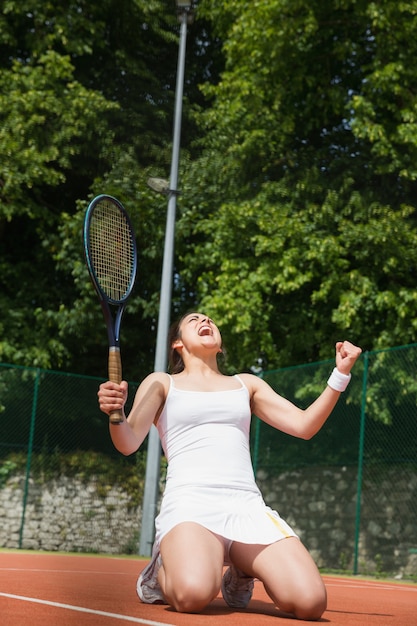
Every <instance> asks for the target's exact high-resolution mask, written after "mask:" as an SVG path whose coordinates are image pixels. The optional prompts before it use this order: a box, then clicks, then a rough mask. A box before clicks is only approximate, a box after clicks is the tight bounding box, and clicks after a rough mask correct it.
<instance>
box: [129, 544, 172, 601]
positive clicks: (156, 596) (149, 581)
mask: <svg viewBox="0 0 417 626" xmlns="http://www.w3.org/2000/svg"><path fill="white" fill-rule="evenodd" d="M161 564H162V559H161V555H160V554H159V552H157V553H156V554H155V555H154V557H153V558H152V560H151V562H150V563H149V564H148V565H147V566H146V567H145V569H144V570H143V571H142V572H141V573H140V575H139V578H138V582H137V584H136V591H137V594H138V596H139V598H140V599H141V600H142V602H145V604H166V601H165V598H164V596H163V594H162V590H161V587H160V585H159V582H158V572H159V568H160V567H161Z"/></svg>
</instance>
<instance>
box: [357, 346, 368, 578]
mask: <svg viewBox="0 0 417 626" xmlns="http://www.w3.org/2000/svg"><path fill="white" fill-rule="evenodd" d="M363 357H364V367H363V378H362V401H361V423H360V432H359V454H358V482H357V490H356V519H355V545H354V560H353V573H354V574H357V573H358V554H359V533H360V525H361V500H362V481H363V451H364V445H365V421H366V391H367V385H368V366H369V352H365V354H364V355H363Z"/></svg>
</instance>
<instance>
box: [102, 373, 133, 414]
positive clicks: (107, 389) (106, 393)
mask: <svg viewBox="0 0 417 626" xmlns="http://www.w3.org/2000/svg"><path fill="white" fill-rule="evenodd" d="M127 392H128V384H127V382H126V381H125V380H122V382H121V383H120V385H118V384H117V383H112V382H111V381H110V380H108V381H107V382H105V383H102V384H101V385H100V387H99V390H98V393H97V395H98V403H99V406H100V410H101V411H103V413H106V415H110V413H112V412H113V411H119V410H123V409H124V406H125V403H126V400H127Z"/></svg>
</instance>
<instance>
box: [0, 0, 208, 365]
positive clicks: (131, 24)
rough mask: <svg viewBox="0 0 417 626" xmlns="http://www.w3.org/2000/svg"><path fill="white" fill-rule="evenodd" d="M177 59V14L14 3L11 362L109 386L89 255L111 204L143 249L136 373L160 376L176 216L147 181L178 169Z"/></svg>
mask: <svg viewBox="0 0 417 626" xmlns="http://www.w3.org/2000/svg"><path fill="white" fill-rule="evenodd" d="M205 41H206V42H207V45H205V44H204V42H205ZM198 42H199V43H198V44H197V43H195V44H192V45H191V46H190V50H191V52H192V50H193V48H194V50H196V49H197V48H199V50H200V53H199V63H197V62H193V63H189V64H188V68H187V69H188V73H187V75H188V80H187V84H186V96H187V98H188V99H190V101H193V100H195V101H196V102H199V101H202V98H201V94H200V92H199V91H198V89H197V83H198V82H199V81H200V80H201V75H205V76H207V75H208V73H211V74H212V73H213V72H214V62H213V58H211V57H210V55H209V54H208V50H209V49H210V42H209V39H208V36H207V33H206V32H205V26H204V23H201V25H200V27H199V35H198ZM177 49H178V22H177V18H176V15H175V5H174V3H173V5H172V7H170V10H167V7H166V3H165V2H162V0H154V1H153V2H151V3H149V2H145V1H144V0H117V2H115V1H114V0H104V2H99V3H98V2H87V1H86V0H76V1H75V2H71V3H69V4H68V3H67V2H63V1H58V2H54V3H51V2H40V1H39V0H19V2H17V1H15V0H6V1H5V2H3V4H2V9H1V12H0V86H1V95H0V119H1V131H0V157H1V159H0V160H1V166H0V200H1V202H0V241H1V252H0V269H1V278H0V281H1V295H0V314H1V321H0V331H1V335H0V360H2V361H5V362H11V363H16V364H23V365H35V366H41V367H48V368H56V369H62V368H64V369H70V370H72V371H76V372H86V373H103V375H105V371H106V368H105V358H103V355H105V351H106V333H105V327H104V323H103V320H102V317H101V311H100V307H99V305H98V302H97V300H96V296H95V294H94V291H93V289H92V286H91V284H90V282H89V278H88V274H87V272H86V269H85V266H84V261H83V251H82V221H83V216H84V212H85V209H86V207H87V205H88V201H89V200H90V199H91V198H92V197H93V196H94V195H97V194H98V193H104V192H105V193H112V194H113V195H115V196H117V197H119V199H120V200H121V201H122V202H123V203H124V204H125V205H126V208H127V209H128V210H129V211H130V212H131V214H132V218H133V221H134V222H135V225H136V227H137V236H138V241H139V244H140V245H139V248H140V276H141V280H140V283H139V284H138V288H137V290H136V292H135V297H134V299H133V300H132V302H131V303H129V307H128V312H127V315H126V318H125V325H124V330H123V337H122V342H123V350H124V360H125V362H126V364H127V365H128V367H130V366H131V369H130V371H131V373H132V375H134V376H136V375H137V376H139V374H140V372H141V371H142V368H143V369H145V370H146V371H148V370H149V368H150V367H151V364H152V361H153V350H154V343H155V320H156V318H157V313H158V294H159V285H160V268H161V250H162V242H163V234H164V223H165V206H164V199H163V198H162V199H161V198H160V197H155V196H153V195H152V194H151V192H149V191H147V189H146V178H147V175H148V173H149V172H151V173H153V174H154V175H158V174H159V175H166V173H167V170H168V164H169V163H170V142H171V136H172V118H173V103H174V90H175V79H176V60H177ZM192 58H193V59H196V58H197V55H196V54H194V55H193V56H192ZM188 111H189V107H188V108H187V105H185V107H184V117H185V118H187V117H188V116H189V113H188ZM185 128H186V129H187V130H188V133H191V134H192V129H193V124H192V123H190V124H189V125H185ZM186 136H187V133H185V139H186ZM185 139H184V148H185V147H186V143H185ZM138 282H139V281H138ZM131 314H132V315H131ZM133 314H134V315H133ZM135 318H136V319H135ZM97 363H102V364H103V367H102V368H101V369H99V368H98V367H97Z"/></svg>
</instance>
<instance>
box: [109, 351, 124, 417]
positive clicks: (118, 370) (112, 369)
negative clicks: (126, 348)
mask: <svg viewBox="0 0 417 626" xmlns="http://www.w3.org/2000/svg"><path fill="white" fill-rule="evenodd" d="M109 380H111V381H112V383H117V384H118V385H120V383H121V382H122V359H121V357H120V349H119V348H117V347H116V346H111V347H110V348H109ZM109 419H110V423H111V424H121V422H123V413H122V411H121V410H118V411H112V412H111V413H110V415H109Z"/></svg>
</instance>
